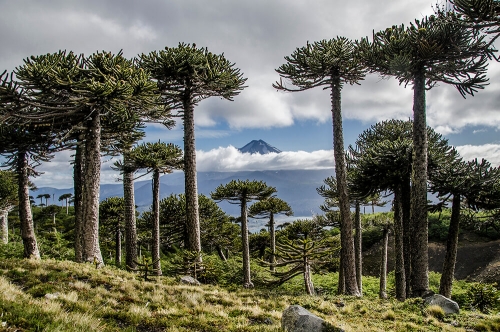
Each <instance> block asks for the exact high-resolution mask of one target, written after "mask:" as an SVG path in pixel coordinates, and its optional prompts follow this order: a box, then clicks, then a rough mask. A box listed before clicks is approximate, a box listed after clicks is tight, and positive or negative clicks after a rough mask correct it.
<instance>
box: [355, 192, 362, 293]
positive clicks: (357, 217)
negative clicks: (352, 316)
mask: <svg viewBox="0 0 500 332" xmlns="http://www.w3.org/2000/svg"><path fill="white" fill-rule="evenodd" d="M355 209H356V210H355V214H354V229H355V232H356V233H355V234H356V236H355V237H354V256H355V257H356V280H357V282H358V289H359V294H360V295H361V296H362V295H363V278H362V277H363V234H362V231H363V230H362V227H361V204H360V203H359V201H358V200H356V208H355Z"/></svg>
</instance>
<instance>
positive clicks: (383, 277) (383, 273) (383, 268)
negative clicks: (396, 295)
mask: <svg viewBox="0 0 500 332" xmlns="http://www.w3.org/2000/svg"><path fill="white" fill-rule="evenodd" d="M388 245H389V226H388V225H386V226H385V227H384V235H383V245H382V255H381V260H380V290H379V292H378V296H379V298H381V299H387V292H386V289H387V247H388Z"/></svg>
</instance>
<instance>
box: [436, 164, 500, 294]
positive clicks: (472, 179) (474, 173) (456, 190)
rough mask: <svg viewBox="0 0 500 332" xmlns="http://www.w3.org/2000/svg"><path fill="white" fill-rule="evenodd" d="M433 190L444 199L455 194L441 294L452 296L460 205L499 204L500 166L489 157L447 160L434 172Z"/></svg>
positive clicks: (489, 206) (481, 206)
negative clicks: (494, 164)
mask: <svg viewBox="0 0 500 332" xmlns="http://www.w3.org/2000/svg"><path fill="white" fill-rule="evenodd" d="M429 178H430V182H431V191H432V192H433V193H436V194H437V195H438V198H441V199H442V200H443V202H446V201H447V200H448V199H449V198H450V197H452V196H453V197H452V207H451V217H450V225H449V229H448V237H447V241H446V254H445V259H444V262H443V270H442V274H441V281H440V284H439V294H441V295H443V296H446V297H448V298H449V297H451V287H452V283H453V277H454V273H455V263H456V258H457V248H458V234H459V226H460V209H461V205H462V204H463V202H462V199H464V198H465V205H466V206H467V207H469V208H471V209H473V210H476V211H477V210H479V209H486V210H492V209H495V208H498V207H500V168H498V167H491V164H490V163H489V162H488V161H486V160H484V159H483V160H481V162H478V161H477V159H475V160H472V161H469V162H464V161H462V160H461V159H458V158H457V160H455V161H454V162H450V163H445V164H444V165H443V166H442V167H440V168H439V169H438V170H437V171H436V172H433V173H432V174H431V176H430V177H429Z"/></svg>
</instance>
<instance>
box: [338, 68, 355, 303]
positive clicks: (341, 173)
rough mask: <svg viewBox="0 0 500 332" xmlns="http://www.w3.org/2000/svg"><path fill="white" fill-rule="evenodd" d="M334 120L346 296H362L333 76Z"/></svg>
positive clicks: (339, 103)
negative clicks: (357, 272)
mask: <svg viewBox="0 0 500 332" xmlns="http://www.w3.org/2000/svg"><path fill="white" fill-rule="evenodd" d="M331 89H332V91H331V101H332V120H333V152H334V156H335V175H336V178H337V191H338V193H339V210H340V217H341V219H342V227H341V229H340V242H341V246H342V250H341V254H343V256H342V266H343V272H344V280H345V292H344V293H345V294H346V295H354V296H361V294H360V293H359V289H358V283H357V281H356V266H355V257H354V240H353V237H352V219H351V211H350V204H349V194H348V192H347V170H346V165H345V156H344V134H343V130H342V111H341V90H342V84H341V82H340V76H339V75H338V74H336V73H334V74H333V75H332V86H331Z"/></svg>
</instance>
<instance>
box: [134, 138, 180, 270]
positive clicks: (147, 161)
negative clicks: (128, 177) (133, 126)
mask: <svg viewBox="0 0 500 332" xmlns="http://www.w3.org/2000/svg"><path fill="white" fill-rule="evenodd" d="M130 158H131V160H133V162H134V164H135V165H136V166H138V167H139V168H143V169H146V171H147V172H148V173H150V172H152V173H153V178H152V182H153V225H152V226H153V238H152V242H153V251H152V259H153V268H154V269H155V270H156V271H157V272H156V273H157V274H158V275H161V267H160V173H163V174H166V173H172V172H173V171H174V170H175V169H182V165H183V162H184V160H183V158H182V150H181V149H180V148H179V147H178V146H177V145H174V144H166V143H163V142H159V141H158V142H156V143H149V142H148V143H143V144H141V145H139V146H137V147H135V148H134V149H132V151H131V152H130Z"/></svg>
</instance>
